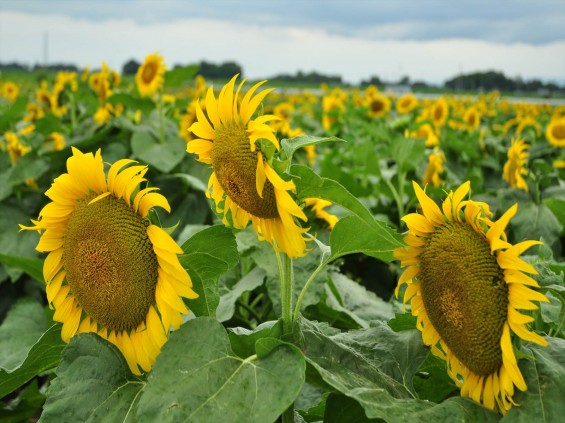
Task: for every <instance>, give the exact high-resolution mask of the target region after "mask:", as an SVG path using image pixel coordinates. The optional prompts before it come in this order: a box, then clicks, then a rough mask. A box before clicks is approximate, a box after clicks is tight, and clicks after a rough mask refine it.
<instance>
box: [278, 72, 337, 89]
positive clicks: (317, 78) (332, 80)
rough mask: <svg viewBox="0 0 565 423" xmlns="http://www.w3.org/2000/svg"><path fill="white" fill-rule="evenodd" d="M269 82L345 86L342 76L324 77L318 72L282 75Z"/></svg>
mask: <svg viewBox="0 0 565 423" xmlns="http://www.w3.org/2000/svg"><path fill="white" fill-rule="evenodd" d="M269 81H278V82H308V83H315V84H323V83H325V84H340V85H344V83H343V80H342V78H341V76H337V75H324V74H321V73H318V72H309V73H304V72H302V71H300V70H299V71H298V72H296V75H290V74H280V75H276V76H273V77H271V78H269Z"/></svg>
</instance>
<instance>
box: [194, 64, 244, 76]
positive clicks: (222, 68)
mask: <svg viewBox="0 0 565 423" xmlns="http://www.w3.org/2000/svg"><path fill="white" fill-rule="evenodd" d="M237 73H239V74H240V76H243V70H242V68H241V66H240V65H239V64H237V63H235V62H224V63H222V64H221V65H216V64H215V63H209V62H206V61H202V62H200V64H199V70H198V74H199V75H202V76H203V77H204V78H210V79H229V78H231V77H232V76H234V75H235V74H237Z"/></svg>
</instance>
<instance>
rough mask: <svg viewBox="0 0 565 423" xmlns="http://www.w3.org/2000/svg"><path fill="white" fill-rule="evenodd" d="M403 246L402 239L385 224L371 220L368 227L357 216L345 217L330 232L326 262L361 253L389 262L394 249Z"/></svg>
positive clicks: (392, 257) (392, 258)
mask: <svg viewBox="0 0 565 423" xmlns="http://www.w3.org/2000/svg"><path fill="white" fill-rule="evenodd" d="M403 245H404V244H403V243H402V237H401V236H400V235H399V234H398V233H397V232H395V231H393V230H392V229H390V228H389V227H387V226H386V224H384V223H382V222H379V221H378V220H373V222H372V223H371V224H369V225H368V224H366V223H365V222H364V221H363V220H361V219H360V218H359V217H357V216H346V217H344V218H342V219H340V220H339V221H338V222H337V223H336V225H335V226H334V228H333V230H332V233H331V236H330V247H331V252H332V253H331V256H330V257H329V259H328V261H332V260H335V259H336V258H339V257H342V256H345V255H347V254H354V253H363V254H365V255H367V256H371V257H375V258H378V259H381V260H383V261H386V262H390V261H392V260H394V256H393V251H394V249H395V248H398V247H402V246H403Z"/></svg>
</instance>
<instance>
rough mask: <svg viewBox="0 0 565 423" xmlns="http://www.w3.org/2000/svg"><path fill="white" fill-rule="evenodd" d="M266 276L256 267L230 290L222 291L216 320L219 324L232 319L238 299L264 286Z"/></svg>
mask: <svg viewBox="0 0 565 423" xmlns="http://www.w3.org/2000/svg"><path fill="white" fill-rule="evenodd" d="M265 275H266V274H265V271H264V270H263V269H261V268H260V267H255V268H254V269H253V270H252V271H251V272H249V273H248V274H247V275H245V276H244V277H243V278H241V280H240V281H239V282H237V283H236V284H235V285H234V286H232V287H231V288H230V289H228V288H227V287H226V288H225V291H223V292H222V291H220V303H219V304H218V309H217V310H216V319H218V321H219V322H225V321H227V320H229V319H231V318H232V316H233V314H234V312H235V303H236V301H237V299H238V298H239V297H241V294H243V293H244V292H248V291H252V290H254V289H255V288H257V287H258V286H261V285H263V281H264V280H265Z"/></svg>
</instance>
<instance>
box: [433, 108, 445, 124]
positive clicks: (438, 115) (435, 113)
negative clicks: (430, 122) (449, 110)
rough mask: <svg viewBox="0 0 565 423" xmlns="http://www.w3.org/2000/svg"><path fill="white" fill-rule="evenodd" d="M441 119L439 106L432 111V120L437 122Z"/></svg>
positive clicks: (441, 113) (441, 109) (441, 112)
mask: <svg viewBox="0 0 565 423" xmlns="http://www.w3.org/2000/svg"><path fill="white" fill-rule="evenodd" d="M442 119H443V107H441V106H439V105H438V106H436V107H435V109H434V120H435V121H436V122H439V121H441V120H442Z"/></svg>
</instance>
